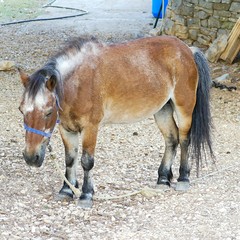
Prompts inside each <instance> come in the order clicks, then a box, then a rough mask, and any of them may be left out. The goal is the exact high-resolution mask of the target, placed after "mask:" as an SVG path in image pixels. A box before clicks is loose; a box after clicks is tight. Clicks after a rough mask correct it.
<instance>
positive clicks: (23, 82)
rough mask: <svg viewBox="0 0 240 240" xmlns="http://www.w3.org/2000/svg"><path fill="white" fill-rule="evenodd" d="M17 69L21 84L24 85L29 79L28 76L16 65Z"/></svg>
mask: <svg viewBox="0 0 240 240" xmlns="http://www.w3.org/2000/svg"><path fill="white" fill-rule="evenodd" d="M17 69H18V72H19V74H20V78H21V81H22V84H23V86H24V87H26V86H27V83H28V81H29V76H28V75H27V74H26V73H25V72H24V71H23V70H22V69H21V68H20V67H18V68H17Z"/></svg>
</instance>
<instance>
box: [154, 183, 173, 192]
mask: <svg viewBox="0 0 240 240" xmlns="http://www.w3.org/2000/svg"><path fill="white" fill-rule="evenodd" d="M156 189H157V190H162V191H167V190H169V189H170V187H169V185H168V184H157V185H156Z"/></svg>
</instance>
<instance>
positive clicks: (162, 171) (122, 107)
mask: <svg viewBox="0 0 240 240" xmlns="http://www.w3.org/2000/svg"><path fill="white" fill-rule="evenodd" d="M20 75H21V79H22V83H23V85H24V87H25V91H24V94H23V98H22V102H21V105H20V107H19V109H20V111H21V112H22V113H23V116H24V126H25V129H26V147H25V150H24V153H23V156H24V159H25V160H26V162H27V163H28V164H29V165H31V166H37V167H40V166H41V165H42V162H43V160H44V156H45V150H46V146H47V144H48V142H49V139H50V136H51V132H52V131H53V128H54V126H55V124H56V122H57V119H58V116H59V119H60V125H59V128H60V133H61V137H62V140H63V143H64V146H65V160H66V173H65V176H66V178H67V179H68V180H69V181H70V182H71V183H72V184H73V185H75V186H76V187H78V182H77V179H76V166H77V159H78V135H79V133H81V135H82V148H83V149H82V157H81V165H82V167H83V170H84V177H83V186H82V194H81V196H80V201H79V202H80V203H79V204H80V206H82V207H91V206H92V198H93V193H94V190H93V184H92V180H91V175H90V170H91V169H92V168H93V165H94V150H95V146H96V141H97V134H98V130H99V127H100V126H101V125H102V124H107V123H130V122H135V121H140V120H142V119H145V118H147V117H149V116H151V115H154V117H155V121H156V123H157V125H158V127H159V129H160V131H161V132H162V134H163V136H164V139H165V153H164V156H163V159H162V162H161V165H160V167H159V169H158V181H157V184H158V185H159V186H166V185H167V186H170V182H171V178H172V176H173V175H172V170H171V166H172V163H173V160H174V157H175V155H176V149H177V146H178V144H180V147H181V160H180V168H179V178H178V183H177V185H176V190H187V189H188V187H189V174H190V168H189V163H188V155H189V152H190V153H191V154H192V155H193V156H192V157H194V158H196V162H197V166H199V162H200V161H201V157H202V153H204V155H205V153H206V147H208V150H209V151H208V152H210V153H211V155H212V147H211V138H210V131H211V117H210V110H209V88H210V84H211V79H210V75H209V69H208V65H207V62H206V60H205V58H204V55H203V54H202V53H201V52H200V51H199V50H198V49H197V48H189V47H188V46H187V45H185V44H184V43H183V42H181V41H180V40H178V39H177V38H175V37H167V36H164V37H152V38H143V39H138V40H134V41H130V42H128V43H123V44H113V45H104V44H102V43H99V42H98V41H96V40H86V39H77V40H74V41H72V42H71V43H70V44H69V45H68V46H67V47H66V48H65V49H64V50H63V51H62V52H60V53H58V54H57V55H56V56H54V57H53V58H51V59H50V60H49V61H48V62H47V63H46V65H44V66H43V67H42V68H41V69H39V70H38V71H36V72H35V73H33V74H32V75H31V76H27V75H26V74H25V73H23V71H21V70H20ZM173 112H175V113H176V118H177V119H176V121H177V123H176V122H175V119H174V117H173ZM189 146H190V147H191V148H190V150H188V148H189ZM60 195H67V196H70V197H73V192H72V191H71V189H70V188H69V186H68V185H67V184H66V183H65V182H64V184H63V187H62V189H61V190H60Z"/></svg>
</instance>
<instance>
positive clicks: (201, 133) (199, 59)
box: [190, 47, 214, 176]
mask: <svg viewBox="0 0 240 240" xmlns="http://www.w3.org/2000/svg"><path fill="white" fill-rule="evenodd" d="M190 49H191V50H192V52H193V56H194V60H195V63H196V65H197V69H198V77H199V80H198V88H197V99H196V105H195V108H194V111H193V116H192V126H191V130H190V147H191V154H192V157H193V158H195V159H196V163H197V176H198V175H199V166H200V164H202V159H203V155H204V158H205V159H206V157H207V155H210V156H211V157H212V159H214V154H213V150H212V141H211V131H212V127H213V125H212V119H211V113H210V88H211V84H212V80H211V77H210V70H209V67H208V63H207V60H206V58H205V56H204V54H203V53H202V52H201V51H200V50H199V49H198V48H195V47H194V48H190ZM208 153H209V154H208Z"/></svg>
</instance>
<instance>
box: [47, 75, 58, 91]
mask: <svg viewBox="0 0 240 240" xmlns="http://www.w3.org/2000/svg"><path fill="white" fill-rule="evenodd" d="M56 84H57V79H56V78H55V77H53V76H52V77H46V88H47V89H48V90H49V91H50V92H53V91H54V89H55V86H56Z"/></svg>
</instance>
